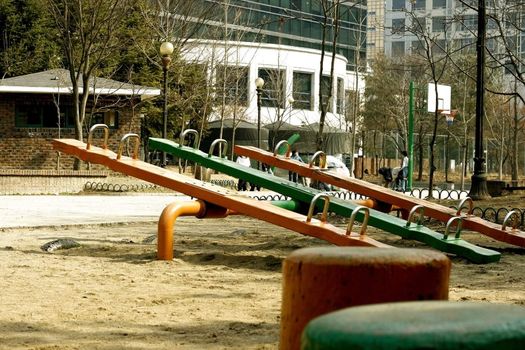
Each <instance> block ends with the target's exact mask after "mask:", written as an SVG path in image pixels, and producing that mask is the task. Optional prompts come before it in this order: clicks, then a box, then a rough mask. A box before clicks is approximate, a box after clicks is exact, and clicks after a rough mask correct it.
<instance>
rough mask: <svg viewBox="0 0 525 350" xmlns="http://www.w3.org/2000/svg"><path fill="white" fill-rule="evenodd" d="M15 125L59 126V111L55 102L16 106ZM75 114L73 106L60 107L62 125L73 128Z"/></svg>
mask: <svg viewBox="0 0 525 350" xmlns="http://www.w3.org/2000/svg"><path fill="white" fill-rule="evenodd" d="M15 126H16V127H18V128H58V126H59V119H58V111H57V108H56V106H55V105H54V104H44V105H24V104H17V105H16V106H15ZM74 126H75V120H74V114H73V110H72V108H71V107H68V106H61V107H60V127H62V128H73V127H74Z"/></svg>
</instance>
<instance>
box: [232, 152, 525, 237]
mask: <svg viewBox="0 0 525 350" xmlns="http://www.w3.org/2000/svg"><path fill="white" fill-rule="evenodd" d="M235 153H236V154H239V155H245V156H248V157H250V158H252V159H255V160H258V161H261V162H264V163H266V164H269V165H272V166H276V167H278V168H282V169H287V170H290V171H293V172H296V173H298V174H299V175H301V176H304V177H309V178H312V179H314V180H318V181H322V182H325V183H328V184H331V185H335V186H337V187H340V188H344V189H347V190H349V191H352V192H355V193H359V194H362V195H364V196H367V197H369V198H373V199H376V200H378V201H382V202H385V203H389V204H392V205H396V206H398V207H400V208H402V209H405V210H407V211H410V210H411V209H412V208H413V207H414V206H416V205H421V206H423V208H424V214H425V215H426V216H429V217H431V218H434V219H436V220H440V221H442V222H444V223H447V222H448V221H449V220H450V219H451V218H453V217H456V216H458V215H459V214H458V213H457V210H455V209H451V208H448V207H445V206H443V205H439V204H436V203H432V202H429V201H426V200H423V199H419V198H414V197H410V196H405V195H403V194H401V193H398V192H395V191H392V190H390V189H388V188H385V187H382V186H379V185H375V184H372V183H370V182H366V181H363V180H359V179H355V178H351V177H348V176H343V175H339V174H334V173H330V172H327V171H326V169H324V170H323V169H321V168H319V167H317V166H312V167H310V166H309V165H308V164H304V163H299V162H296V161H294V160H292V159H290V158H287V157H285V156H274V155H273V153H271V152H266V151H263V150H261V149H259V148H256V147H250V146H235ZM461 219H462V226H463V228H465V229H469V230H472V231H476V232H479V233H481V234H484V235H486V236H489V237H491V238H494V239H495V240H498V241H501V242H505V243H509V244H512V245H516V246H520V247H525V232H523V231H520V230H518V229H512V230H506V229H504V228H503V227H502V225H498V224H495V223H492V222H489V221H486V220H483V219H482V218H480V217H477V216H474V215H461Z"/></svg>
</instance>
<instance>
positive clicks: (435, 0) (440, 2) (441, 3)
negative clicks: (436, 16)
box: [432, 0, 447, 9]
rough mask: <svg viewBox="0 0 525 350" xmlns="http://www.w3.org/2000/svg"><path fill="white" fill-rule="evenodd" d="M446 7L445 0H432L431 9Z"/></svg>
mask: <svg viewBox="0 0 525 350" xmlns="http://www.w3.org/2000/svg"><path fill="white" fill-rule="evenodd" d="M446 7H447V0H432V8H433V9H444V8H446Z"/></svg>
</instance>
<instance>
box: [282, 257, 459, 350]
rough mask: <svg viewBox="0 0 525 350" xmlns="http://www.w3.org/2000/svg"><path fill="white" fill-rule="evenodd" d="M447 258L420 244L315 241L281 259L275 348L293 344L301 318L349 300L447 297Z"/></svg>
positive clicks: (367, 301) (303, 323)
mask: <svg viewBox="0 0 525 350" xmlns="http://www.w3.org/2000/svg"><path fill="white" fill-rule="evenodd" d="M449 276H450V260H449V259H448V258H447V257H446V256H445V255H444V254H442V253H439V252H436V251H431V250H423V249H398V248H368V247H315V248H304V249H299V250H297V251H295V252H293V253H291V254H290V255H289V256H288V257H287V258H286V259H285V260H284V263H283V294H282V307H281V335H280V348H281V349H282V350H297V349H299V348H300V344H301V333H302V331H303V329H304V327H305V326H306V324H307V323H308V322H309V321H310V320H312V319H314V318H315V317H317V316H320V315H323V314H326V313H328V312H331V311H335V310H339V309H343V308H346V307H349V306H357V305H366V304H377V303H386V302H394V301H413V300H447V299H448V284H449Z"/></svg>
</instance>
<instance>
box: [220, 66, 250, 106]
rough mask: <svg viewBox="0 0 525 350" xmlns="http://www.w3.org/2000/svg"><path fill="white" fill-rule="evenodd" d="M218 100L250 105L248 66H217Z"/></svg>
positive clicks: (237, 104) (238, 104) (232, 103)
mask: <svg viewBox="0 0 525 350" xmlns="http://www.w3.org/2000/svg"><path fill="white" fill-rule="evenodd" d="M216 91H217V94H216V96H217V101H218V102H219V103H220V102H222V100H223V98H224V101H225V103H226V104H229V105H236V106H248V67H237V66H217V68H216Z"/></svg>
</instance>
